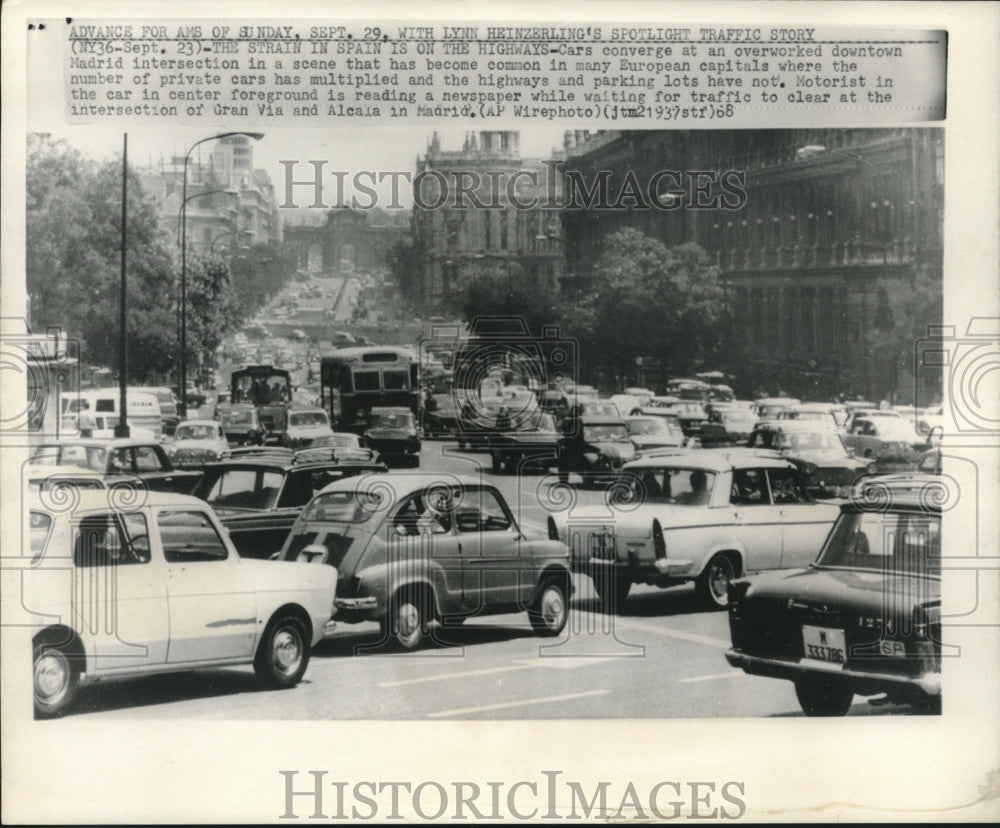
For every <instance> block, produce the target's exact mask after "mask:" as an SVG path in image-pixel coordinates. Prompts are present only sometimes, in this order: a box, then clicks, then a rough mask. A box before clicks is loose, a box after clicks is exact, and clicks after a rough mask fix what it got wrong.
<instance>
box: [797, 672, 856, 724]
mask: <svg viewBox="0 0 1000 828" xmlns="http://www.w3.org/2000/svg"><path fill="white" fill-rule="evenodd" d="M795 697H796V698H797V699H798V700H799V706H800V707H801V708H802V712H803V713H805V714H806V715H807V716H844V715H846V713H847V711H848V710H850V709H851V702H852V701H853V700H854V691H853V690H851V688H850V687H849V686H848V685H846V684H844V683H842V682H831V681H829V680H827V679H823V678H816V677H812V676H810V677H808V678H801V679H799V680H798V681H796V682H795Z"/></svg>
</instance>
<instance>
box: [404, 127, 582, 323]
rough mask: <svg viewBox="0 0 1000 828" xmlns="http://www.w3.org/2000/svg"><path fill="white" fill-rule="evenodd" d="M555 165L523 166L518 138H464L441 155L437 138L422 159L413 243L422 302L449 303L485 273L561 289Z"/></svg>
mask: <svg viewBox="0 0 1000 828" xmlns="http://www.w3.org/2000/svg"><path fill="white" fill-rule="evenodd" d="M552 162H553V159H548V160H543V159H537V158H522V157H521V153H520V134H519V133H518V132H516V131H494V130H484V131H482V132H480V133H478V135H477V134H476V133H475V132H470V133H467V134H466V137H465V141H464V143H463V146H462V148H461V149H459V150H443V149H442V148H441V142H440V139H439V138H438V135H437V133H435V134H434V136H433V137H432V138H431V140H430V142H429V143H428V146H427V151H426V153H425V154H424V156H423V157H422V158H418V159H417V174H416V176H415V177H414V207H413V238H414V244H415V247H416V255H417V258H418V261H419V268H420V273H419V284H420V289H419V293H420V297H419V298H420V299H422V301H423V302H425V303H427V304H431V305H433V304H435V303H440V302H442V300H445V301H446V300H447V299H448V298H449V297H451V296H452V295H453V293H454V292H455V291H456V290H458V289H459V288H460V287H461V286H462V285H465V284H468V283H469V282H470V281H471V280H474V279H476V278H478V277H479V276H480V275H481V274H483V273H490V272H493V273H499V274H500V275H501V277H502V275H503V274H504V273H506V274H507V275H508V277H509V276H510V274H511V273H512V272H513V271H514V270H517V271H519V272H521V273H523V274H525V275H527V277H528V278H530V279H532V280H534V281H537V282H538V283H540V284H545V285H547V286H549V287H552V288H558V286H559V282H560V280H561V279H562V275H563V244H564V241H563V238H562V232H561V228H560V225H559V198H560V194H559V193H560V191H559V188H560V186H561V182H560V179H559V176H558V172H557V170H556V168H555V165H554V163H552Z"/></svg>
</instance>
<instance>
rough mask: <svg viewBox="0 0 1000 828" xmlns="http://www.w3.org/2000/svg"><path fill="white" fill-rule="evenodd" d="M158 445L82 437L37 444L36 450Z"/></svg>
mask: <svg viewBox="0 0 1000 828" xmlns="http://www.w3.org/2000/svg"><path fill="white" fill-rule="evenodd" d="M156 445H159V443H157V442H156V441H155V440H144V439H142V438H141V437H109V438H107V439H102V438H100V437H84V438H73V437H71V438H69V439H59V440H50V441H48V442H45V443H39V444H38V446H37V448H53V447H58V448H63V447H65V446H85V447H87V448H104V449H114V448H129V447H131V446H156Z"/></svg>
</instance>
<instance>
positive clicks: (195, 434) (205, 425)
mask: <svg viewBox="0 0 1000 828" xmlns="http://www.w3.org/2000/svg"><path fill="white" fill-rule="evenodd" d="M164 448H165V450H166V452H167V456H168V457H169V458H170V461H171V462H172V463H173V464H174V465H175V466H177V467H178V468H185V467H190V466H204V465H205V464H206V463H214V462H215V461H216V460H219V459H220V458H221V457H222V456H223V455H224V454H225V453H226V452H227V451H229V442H228V441H227V440H226V435H225V432H224V431H223V430H222V423H220V422H219V421H218V420H184V422H182V423H181V424H180V425H178V426H177V430H176V431H175V432H174V440H173V442H172V443H168V444H167V445H166V446H164Z"/></svg>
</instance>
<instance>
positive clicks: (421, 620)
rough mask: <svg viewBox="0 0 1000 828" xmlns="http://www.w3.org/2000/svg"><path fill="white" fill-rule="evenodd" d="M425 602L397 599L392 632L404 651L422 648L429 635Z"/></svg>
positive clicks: (405, 598)
mask: <svg viewBox="0 0 1000 828" xmlns="http://www.w3.org/2000/svg"><path fill="white" fill-rule="evenodd" d="M423 605H424V602H423V601H422V600H421V599H420V598H419V597H416V596H414V597H409V596H406V597H401V598H399V599H397V601H396V603H395V605H394V607H393V610H392V620H391V625H390V630H391V632H392V637H393V638H394V639H395V640H396V643H397V644H399V646H400V647H402V648H403V649H404V650H413V649H416V648H417V647H419V646H420V643H421V642H422V641H423V640H424V636H425V635H426V634H427V621H428V619H427V617H426V613H425V610H424V606H423Z"/></svg>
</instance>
